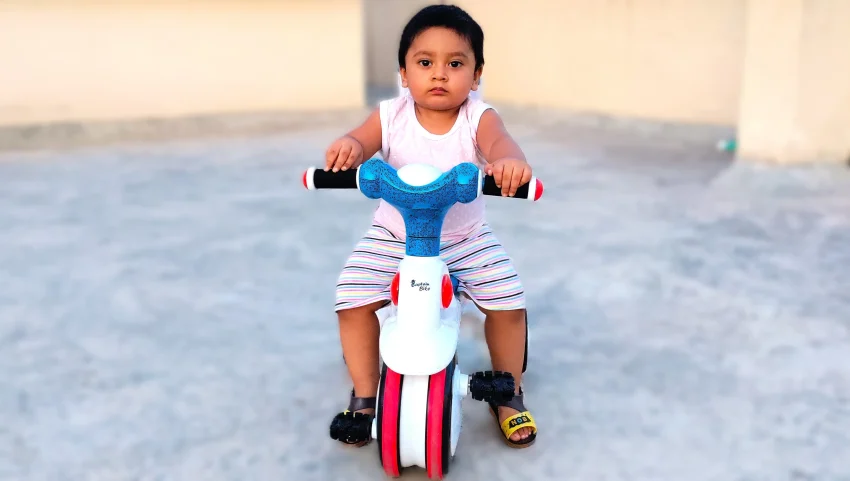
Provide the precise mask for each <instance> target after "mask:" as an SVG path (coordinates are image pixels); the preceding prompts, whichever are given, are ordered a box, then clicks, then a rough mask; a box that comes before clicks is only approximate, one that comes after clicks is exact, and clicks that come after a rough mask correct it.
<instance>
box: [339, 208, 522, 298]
mask: <svg viewBox="0 0 850 481" xmlns="http://www.w3.org/2000/svg"><path fill="white" fill-rule="evenodd" d="M402 257H404V241H403V240H401V239H399V238H398V237H396V236H395V235H393V234H392V232H390V231H389V230H387V229H386V228H384V227H383V226H381V225H379V224H373V225H372V227H371V228H369V230H368V231H367V232H366V235H365V236H364V237H363V238H362V239H361V240H360V241H359V242H358V243H357V246H356V247H355V248H354V251H353V252H352V253H351V255H350V256H349V258H348V261H347V262H346V263H345V267H344V268H343V269H342V273H341V274H340V276H339V280H338V282H337V287H336V307H335V309H336V310H337V311H341V310H343V309H351V308H354V307H360V306H364V305H367V304H371V303H373V302H377V301H382V300H389V299H390V283H391V282H392V279H393V276H394V275H395V273H396V270H397V268H398V263H399V262H400V261H401V259H402ZM440 257H442V258H443V260H444V261H445V262H446V264H447V265H448V267H449V272H450V273H451V274H452V275H454V276H455V277H457V279H458V281H460V288H459V291H460V292H463V293H465V294H467V295H468V296H469V297H470V298H471V299H472V300H473V301H475V303H476V304H478V305H480V306H481V307H483V308H485V309H489V310H492V311H502V310H513V309H524V308H525V292H524V291H523V287H522V282H521V281H520V278H519V276H518V275H517V273H516V271H515V270H514V266H513V262H512V261H511V258H510V257H508V255H507V253H506V252H505V249H504V248H503V247H502V245H501V244H499V241H498V240H497V239H496V236H495V235H493V232H492V231H491V230H490V227H489V226H488V225H487V224H484V225H483V226H482V227H481V228H480V229H479V230H478V231H477V232H475V233H473V234H472V235H470V236H469V237H467V238H465V239H463V240H460V241H453V242H445V241H444V242H443V244H442V245H441V246H440Z"/></svg>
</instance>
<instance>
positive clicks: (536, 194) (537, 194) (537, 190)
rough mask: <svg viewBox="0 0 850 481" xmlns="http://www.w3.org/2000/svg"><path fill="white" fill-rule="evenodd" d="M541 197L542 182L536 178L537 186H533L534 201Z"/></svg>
mask: <svg viewBox="0 0 850 481" xmlns="http://www.w3.org/2000/svg"><path fill="white" fill-rule="evenodd" d="M541 197H543V182H540V179H537V186H536V187H535V188H534V201H535V202H536V201H537V199H539V198H541Z"/></svg>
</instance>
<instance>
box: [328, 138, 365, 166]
mask: <svg viewBox="0 0 850 481" xmlns="http://www.w3.org/2000/svg"><path fill="white" fill-rule="evenodd" d="M362 162H363V146H362V145H360V142H358V141H357V140H356V139H354V138H351V137H349V136H347V135H345V136H343V137H340V138H338V139H336V140H335V141H334V142H333V143H332V144H331V146H330V147H328V151H327V152H326V153H325V172H327V171H328V170H333V171H334V172H339V171H340V170H348V169H351V168H354V167H357V166H359V165H360V164H361V163H362Z"/></svg>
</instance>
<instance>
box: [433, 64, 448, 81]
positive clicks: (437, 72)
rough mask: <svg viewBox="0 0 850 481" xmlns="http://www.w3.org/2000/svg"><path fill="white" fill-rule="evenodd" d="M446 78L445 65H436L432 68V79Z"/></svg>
mask: <svg viewBox="0 0 850 481" xmlns="http://www.w3.org/2000/svg"><path fill="white" fill-rule="evenodd" d="M445 79H446V67H441V66H438V67H436V68H435V69H434V80H445Z"/></svg>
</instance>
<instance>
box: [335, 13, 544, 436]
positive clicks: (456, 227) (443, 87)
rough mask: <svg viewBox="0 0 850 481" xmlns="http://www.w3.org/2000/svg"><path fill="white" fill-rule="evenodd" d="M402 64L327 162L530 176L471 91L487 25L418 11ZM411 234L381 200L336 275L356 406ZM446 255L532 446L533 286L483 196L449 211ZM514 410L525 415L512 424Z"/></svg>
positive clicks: (505, 408)
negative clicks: (529, 323) (525, 382)
mask: <svg viewBox="0 0 850 481" xmlns="http://www.w3.org/2000/svg"><path fill="white" fill-rule="evenodd" d="M398 63H399V73H400V74H401V82H402V86H403V87H405V88H406V89H407V90H408V93H405V94H403V95H401V96H399V97H397V98H394V99H391V100H386V101H383V102H381V103H380V105H379V107H378V108H376V109H375V110H374V111H373V112H372V113H371V115H369V117H368V118H367V119H366V120H365V121H364V122H363V124H362V125H360V126H359V127H357V128H355V129H354V130H352V131H351V132H349V133H348V134H346V135H344V136H343V137H341V138H339V139H337V140H336V141H334V142H333V143H332V144H331V145H330V147H329V148H328V150H327V153H326V166H325V170H332V171H334V172H338V171H340V170H347V169H352V168H356V167H357V166H359V165H360V164H361V163H362V162H363V161H364V160H366V159H369V158H371V157H372V156H373V155H375V154H376V153H377V152H378V151H381V153H382V156H383V158H384V160H385V161H386V162H388V163H389V164H390V165H392V166H393V167H395V168H397V169H398V168H400V167H402V166H403V165H405V164H408V163H428V164H432V165H435V166H437V167H438V168H440V169H441V170H443V171H447V170H449V169H451V168H452V167H454V166H455V165H457V164H459V163H462V162H472V163H475V164H477V165H479V166H481V168H482V169H484V170H485V173H487V174H488V175H493V176H494V178H495V180H496V184H497V185H498V186H499V187H500V188H501V189H502V195H504V196H512V195H514V194H515V193H516V190H517V188H519V187H520V186H522V185H524V184H526V183H528V182H529V181H530V180H531V167H530V166H529V164H528V163H527V162H526V160H525V156H524V155H523V153H522V150H520V148H519V146H517V144H516V142H514V140H513V139H512V138H511V136H510V135H509V134H508V133H507V131H506V130H505V126H504V124H503V123H502V120H501V119H500V117H499V115H498V114H497V113H496V111H495V110H494V109H493V108H492V107H491V106H489V105H487V104H485V103H484V102H482V101H481V100H478V99H473V98H471V96H470V92H471V91H474V90H476V89H477V88H478V84H479V80H480V78H481V73H482V70H483V65H484V33H483V32H482V30H481V27H480V26H479V25H478V24H477V23H476V22H475V21H474V20H473V19H472V18H471V17H470V16H469V15H468V14H467V13H466V12H465V11H463V10H462V9H460V8H458V7H456V6H453V5H432V6H429V7H425V8H424V9H422V10H420V11H419V12H418V13H417V14H416V15H414V16H413V17H412V18H411V19H410V21H409V22H408V24H407V25H406V26H405V28H404V30H403V32H402V35H401V41H400V43H399V49H398ZM404 239H405V226H404V221H403V219H402V217H401V215H400V214H399V212H398V211H397V210H396V209H395V208H394V207H392V206H391V205H389V204H388V203H387V202H385V201H383V200H381V201H380V203H379V204H378V208H377V210H376V211H375V214H374V219H373V221H372V226H371V228H369V229H368V230H367V232H366V234H365V236H364V237H363V238H362V239H361V240H360V241H359V242H358V244H357V246H356V247H355V248H354V251H353V253H352V254H351V255H350V256H349V258H348V260H347V262H346V264H345V267H344V268H343V270H342V273H341V274H340V276H339V281H338V283H337V289H336V306H335V310H336V312H337V315H338V318H339V334H340V340H341V342H342V350H343V355H344V356H345V359H346V363H347V365H348V370H349V374H350V375H351V379H352V382H353V384H354V389H353V393H352V396H351V399H350V402H349V406H348V409H349V410H350V411H352V412H360V413H364V414H367V415H374V409H375V398H376V394H377V390H378V381H379V377H380V373H379V371H378V367H377V366H378V357H379V353H378V339H379V333H380V325H379V322H378V318H377V316H376V314H375V313H376V311H377V310H378V309H380V308H381V307H382V306H384V305H385V304H386V303H387V301H389V299H390V283H391V281H392V278H393V276H394V275H395V273H396V271H397V268H398V264H399V262H400V260H401V258H402V256H404V252H405V249H404ZM440 256H441V257H442V258H443V260H444V261H445V262H446V264H447V265H448V268H449V272H450V273H451V274H452V275H454V276H455V277H457V278H458V280H459V284H460V288H459V290H460V292H462V293H463V294H465V295H466V296H468V297H469V298H470V299H472V301H474V302H475V304H476V306H478V308H479V309H481V311H482V312H483V313H484V314H485V315H486V319H485V324H484V330H485V338H486V340H487V346H488V349H489V351H490V358H491V361H492V365H493V369H494V370H499V371H505V372H510V373H511V374H512V375H513V377H514V379H515V380H516V386H517V391H516V394H517V395H516V396H515V397H514V399H513V400H512V401H510V402H507V403H504V404H503V405H494V404H491V406H490V407H491V409H492V410H493V413H494V415H495V416H496V417H497V418H498V420H499V423H498V424H499V425H500V427H501V430H502V433H503V435H504V438H505V441H506V442H507V443H508V444H509V445H510V446H512V447H527V446H530V445H531V443H532V442H533V441H534V439H535V438H536V436H537V426H536V425H535V423H534V418H533V417H531V414H530V413H529V412H528V411H527V410H526V408H525V406H524V405H523V392H522V388H521V380H522V366H523V358H524V354H525V335H526V331H525V329H526V313H525V294H524V291H523V287H522V283H521V282H520V279H519V277H518V275H517V273H516V271H515V270H514V266H513V263H512V261H511V258H510V257H508V255H507V254H506V252H505V250H504V249H503V247H502V246H501V245H500V244H499V241H498V240H497V239H496V237H495V236H494V235H493V233H492V231H491V230H490V228H489V226H488V224H487V222H486V219H485V211H484V199H483V198H482V197H479V198H477V199H476V200H474V201H473V202H471V203H469V204H461V203H458V204H455V205H454V206H452V208H451V209H450V210H449V211H448V213H447V214H446V218H445V221H444V223H443V230H442V237H441V246H440ZM520 414H522V416H520ZM523 416H524V417H525V419H526V420H527V422H523ZM511 420H519V423H518V424H517V422H515V423H514V426H511V425H510V424H509V421H511ZM360 445H362V444H360Z"/></svg>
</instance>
